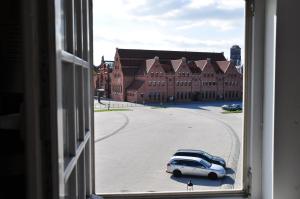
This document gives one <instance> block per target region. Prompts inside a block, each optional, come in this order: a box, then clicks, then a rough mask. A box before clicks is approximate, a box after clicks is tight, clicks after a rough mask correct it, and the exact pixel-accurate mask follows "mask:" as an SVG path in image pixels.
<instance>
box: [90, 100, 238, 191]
mask: <svg viewBox="0 0 300 199" xmlns="http://www.w3.org/2000/svg"><path fill="white" fill-rule="evenodd" d="M104 103H105V102H104ZM115 103H117V102H115ZM220 105H221V104H216V103H203V104H200V103H199V104H181V105H180V104H179V105H172V106H168V107H167V108H151V107H150V106H138V107H130V109H131V111H122V112H97V113H95V164H96V192H97V193H116V192H123V193H130V192H165V191H185V190H186V184H187V182H188V181H189V180H190V179H191V180H192V183H193V184H194V191H199V190H215V189H239V188H241V186H242V172H241V168H242V166H241V165H242V143H243V142H242V138H243V135H242V121H243V120H242V114H241V113H232V114H222V113H221V112H222V110H221V108H220ZM180 148H189V149H202V150H205V151H207V152H209V153H211V154H213V155H217V156H220V157H223V158H224V159H225V160H226V161H227V165H228V167H229V168H228V169H227V176H226V177H225V178H223V179H219V180H210V179H207V178H204V177H190V176H186V177H181V178H175V177H173V176H172V175H171V174H169V173H166V172H165V170H166V164H167V162H168V160H169V159H170V157H171V156H172V155H173V154H174V152H175V151H176V150H177V149H180Z"/></svg>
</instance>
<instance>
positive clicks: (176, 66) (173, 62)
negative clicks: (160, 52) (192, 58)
mask: <svg viewBox="0 0 300 199" xmlns="http://www.w3.org/2000/svg"><path fill="white" fill-rule="evenodd" d="M181 64H182V59H176V60H171V65H172V67H173V70H174V72H176V71H177V70H178V69H179V66H180V65H181Z"/></svg>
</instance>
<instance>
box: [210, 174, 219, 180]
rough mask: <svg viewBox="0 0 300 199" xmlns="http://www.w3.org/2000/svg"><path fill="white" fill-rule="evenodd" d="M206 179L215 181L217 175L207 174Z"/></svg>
mask: <svg viewBox="0 0 300 199" xmlns="http://www.w3.org/2000/svg"><path fill="white" fill-rule="evenodd" d="M208 177H209V178H210V179H213V180H215V179H217V178H218V176H217V174H215V173H209V174H208Z"/></svg>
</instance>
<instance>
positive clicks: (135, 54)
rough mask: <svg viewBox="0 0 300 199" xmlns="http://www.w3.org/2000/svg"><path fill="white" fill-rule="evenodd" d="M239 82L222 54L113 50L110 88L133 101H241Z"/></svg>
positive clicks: (114, 94)
mask: <svg viewBox="0 0 300 199" xmlns="http://www.w3.org/2000/svg"><path fill="white" fill-rule="evenodd" d="M242 82H243V81H242V75H241V74H240V73H239V72H238V71H237V69H236V67H235V65H234V63H232V62H231V61H227V60H226V59H225V57H224V55H223V53H203V52H187V51H159V50H135V49H116V54H115V65H114V69H113V70H112V73H111V87H110V88H111V98H112V99H114V100H119V101H130V102H137V103H146V102H161V103H164V102H190V101H215V100H241V99H242V89H243V85H242Z"/></svg>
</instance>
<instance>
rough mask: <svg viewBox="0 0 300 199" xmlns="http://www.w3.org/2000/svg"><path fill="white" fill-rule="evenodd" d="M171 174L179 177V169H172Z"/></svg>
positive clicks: (180, 174)
mask: <svg viewBox="0 0 300 199" xmlns="http://www.w3.org/2000/svg"><path fill="white" fill-rule="evenodd" d="M173 175H174V176H175V177H180V176H182V173H181V171H179V170H174V171H173Z"/></svg>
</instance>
